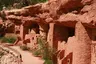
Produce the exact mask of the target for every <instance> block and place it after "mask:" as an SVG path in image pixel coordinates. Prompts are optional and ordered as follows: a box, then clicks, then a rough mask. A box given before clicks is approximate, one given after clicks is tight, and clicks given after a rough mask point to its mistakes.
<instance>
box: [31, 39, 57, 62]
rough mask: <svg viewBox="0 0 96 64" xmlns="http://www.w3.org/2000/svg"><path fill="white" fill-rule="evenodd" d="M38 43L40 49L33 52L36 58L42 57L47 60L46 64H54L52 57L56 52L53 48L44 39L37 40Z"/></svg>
mask: <svg viewBox="0 0 96 64" xmlns="http://www.w3.org/2000/svg"><path fill="white" fill-rule="evenodd" d="M37 42H38V49H36V50H35V51H33V54H34V55H35V56H42V58H43V59H44V60H45V62H44V64H53V63H52V56H53V54H54V53H55V50H54V49H53V48H51V47H50V46H49V45H48V43H47V42H46V41H45V40H44V39H42V37H39V38H38V39H37Z"/></svg>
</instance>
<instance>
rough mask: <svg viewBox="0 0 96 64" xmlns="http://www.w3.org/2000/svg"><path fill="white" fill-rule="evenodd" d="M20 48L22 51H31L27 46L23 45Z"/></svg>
mask: <svg viewBox="0 0 96 64" xmlns="http://www.w3.org/2000/svg"><path fill="white" fill-rule="evenodd" d="M20 48H21V49H22V50H29V48H28V47H27V46H26V45H21V46H20Z"/></svg>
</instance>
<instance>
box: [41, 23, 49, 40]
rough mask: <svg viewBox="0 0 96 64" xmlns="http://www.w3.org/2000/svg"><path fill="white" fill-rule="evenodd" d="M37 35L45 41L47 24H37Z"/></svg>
mask: <svg viewBox="0 0 96 64" xmlns="http://www.w3.org/2000/svg"><path fill="white" fill-rule="evenodd" d="M39 30H40V31H39V33H40V35H41V36H42V38H43V39H45V40H47V33H48V25H47V24H43V23H42V24H41V23H40V24H39Z"/></svg>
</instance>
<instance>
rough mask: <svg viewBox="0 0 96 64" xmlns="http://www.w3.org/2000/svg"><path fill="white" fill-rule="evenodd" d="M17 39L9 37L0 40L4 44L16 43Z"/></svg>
mask: <svg viewBox="0 0 96 64" xmlns="http://www.w3.org/2000/svg"><path fill="white" fill-rule="evenodd" d="M16 39H17V38H16V37H14V36H9V37H2V38H0V40H1V42H2V43H14V42H15V41H16Z"/></svg>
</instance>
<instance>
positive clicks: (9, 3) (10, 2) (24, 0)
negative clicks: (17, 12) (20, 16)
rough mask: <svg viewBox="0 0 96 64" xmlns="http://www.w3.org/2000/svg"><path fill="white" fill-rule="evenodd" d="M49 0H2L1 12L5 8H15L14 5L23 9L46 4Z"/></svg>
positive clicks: (0, 0)
mask: <svg viewBox="0 0 96 64" xmlns="http://www.w3.org/2000/svg"><path fill="white" fill-rule="evenodd" d="M46 1H47V0H0V10H2V8H3V7H7V8H9V7H13V6H14V4H16V3H17V4H18V6H19V7H18V6H17V8H21V7H24V6H28V5H31V4H36V3H41V2H46Z"/></svg>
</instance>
